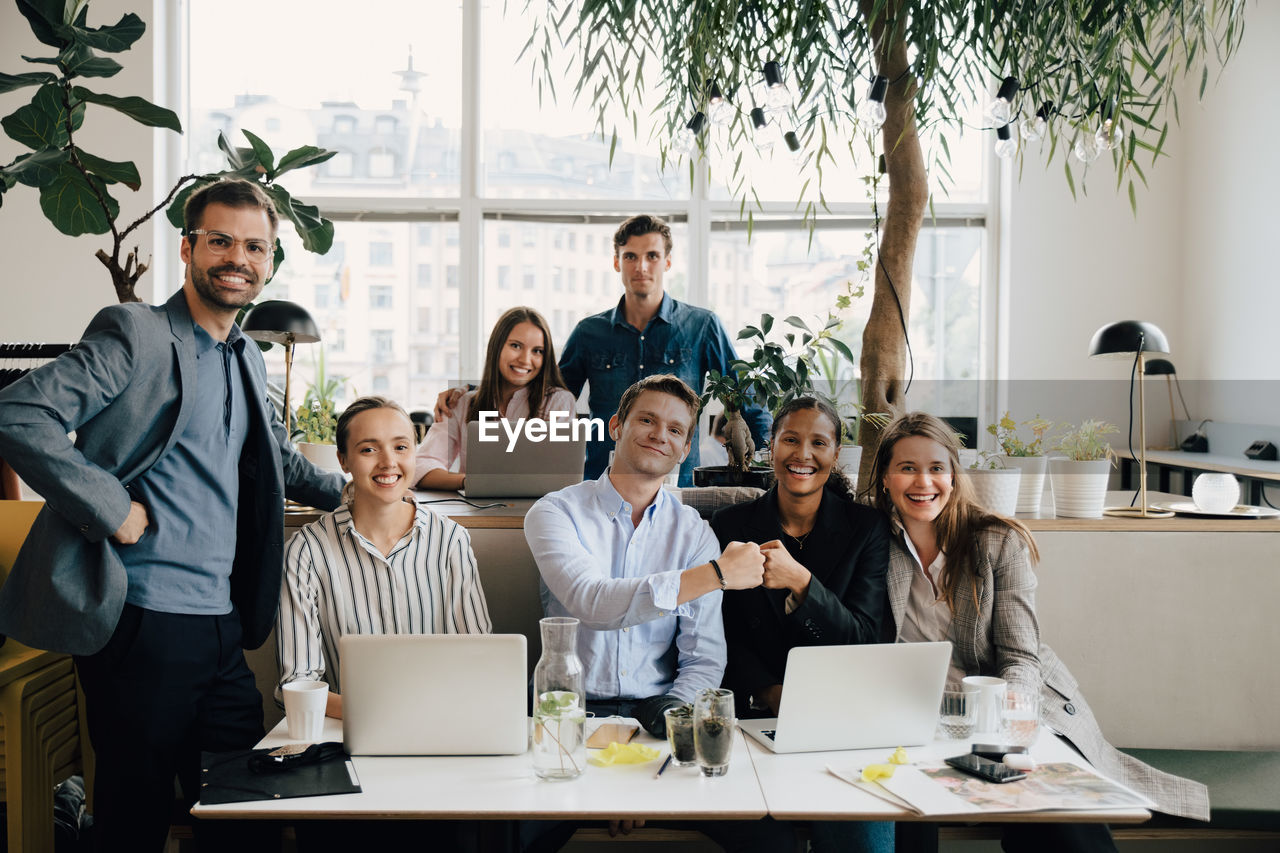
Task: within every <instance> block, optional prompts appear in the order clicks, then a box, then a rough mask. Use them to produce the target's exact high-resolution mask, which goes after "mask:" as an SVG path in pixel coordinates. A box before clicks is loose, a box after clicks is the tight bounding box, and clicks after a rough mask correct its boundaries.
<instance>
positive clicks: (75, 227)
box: [40, 163, 120, 237]
mask: <svg viewBox="0 0 1280 853" xmlns="http://www.w3.org/2000/svg"><path fill="white" fill-rule="evenodd" d="M90 181H92V186H91V185H90ZM95 190H96V194H95ZM99 197H101V198H102V200H103V201H105V202H106V205H107V209H106V210H103V207H102V204H101V203H99V201H98V198H99ZM40 209H41V210H43V211H44V215H45V218H47V219H48V220H49V221H50V222H52V223H53V226H54V227H55V228H57V229H58V230H59V231H61V232H62V233H63V234H67V235H70V236H72V237H78V236H80V235H81V234H105V233H107V232H108V231H110V230H111V223H112V221H113V220H114V219H115V218H116V217H117V216H119V215H120V205H119V203H118V202H116V200H115V199H113V198H112V197H111V196H110V195H109V194H108V193H107V188H106V187H105V186H104V185H103V183H102V181H101V180H99V179H98V178H93V177H91V178H89V179H88V180H86V179H85V177H84V175H83V174H81V173H80V171H79V170H78V169H76V167H75V166H72V165H71V164H70V163H63V164H62V166H61V167H60V168H59V169H58V172H57V175H56V176H55V177H54V179H53V181H52V182H50V183H48V184H45V185H44V186H42V187H40Z"/></svg>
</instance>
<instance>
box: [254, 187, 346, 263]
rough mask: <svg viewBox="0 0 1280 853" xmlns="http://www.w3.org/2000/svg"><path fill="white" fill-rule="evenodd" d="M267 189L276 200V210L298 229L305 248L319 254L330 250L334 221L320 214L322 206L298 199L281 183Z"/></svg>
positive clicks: (268, 193) (273, 199)
mask: <svg viewBox="0 0 1280 853" xmlns="http://www.w3.org/2000/svg"><path fill="white" fill-rule="evenodd" d="M265 189H266V191H267V195H269V196H271V200H272V201H274V202H275V204H276V211H277V212H278V213H279V214H280V215H281V216H282V217H285V218H287V219H288V220H289V221H290V222H292V223H293V225H294V227H295V228H296V229H297V230H298V236H299V237H301V238H302V246H303V248H304V249H306V250H307V251H308V252H315V253H316V254H319V255H323V254H324V253H325V252H327V251H329V248H330V247H331V246H333V223H332V222H330V221H329V220H328V219H325V218H323V217H322V216H320V208H318V207H316V206H315V205H314V204H306V203H304V202H300V201H298V200H296V199H295V198H293V197H292V196H290V195H289V192H288V190H286V189H285V188H284V187H282V186H280V185H279V184H267V186H266V187H265Z"/></svg>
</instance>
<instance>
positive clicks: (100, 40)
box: [69, 12, 147, 53]
mask: <svg viewBox="0 0 1280 853" xmlns="http://www.w3.org/2000/svg"><path fill="white" fill-rule="evenodd" d="M69 29H70V30H71V33H70V35H71V37H72V38H73V39H74V40H76V41H78V42H80V43H81V44H84V45H87V46H89V47H94V48H97V49H98V50H105V51H106V52H107V53H120V52H121V51H125V50H128V49H129V48H131V47H133V43H134V42H136V41H137V40H138V39H140V38H142V34H143V33H145V32H146V31H147V25H146V24H144V23H143V22H142V19H141V18H139V17H138V16H137V15H135V14H134V13H132V12H129V13H128V14H126V15H125V16H124V17H123V18H121V19H120V21H119V22H118V23H116V24H115V25H113V26H107V27H99V28H98V29H96V30H95V29H89V28H86V27H82V26H72V27H70V28H69Z"/></svg>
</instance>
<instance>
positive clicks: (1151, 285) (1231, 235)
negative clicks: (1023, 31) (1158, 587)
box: [1008, 2, 1280, 443]
mask: <svg viewBox="0 0 1280 853" xmlns="http://www.w3.org/2000/svg"><path fill="white" fill-rule="evenodd" d="M1278 49H1280V4H1278V3H1270V2H1255V3H1251V4H1249V6H1248V7H1247V11H1246V27H1245V36H1244V40H1243V43H1242V47H1241V49H1240V50H1239V52H1238V53H1237V54H1236V55H1235V56H1234V57H1233V58H1232V59H1231V61H1230V63H1229V64H1228V66H1227V67H1226V68H1225V69H1223V70H1222V71H1221V74H1220V75H1218V74H1217V73H1216V71H1217V69H1216V68H1211V71H1210V79H1209V86H1208V88H1207V89H1206V93H1205V101H1204V102H1203V103H1200V102H1198V100H1197V89H1198V84H1199V79H1198V75H1196V78H1195V79H1193V80H1188V81H1186V82H1185V84H1184V85H1183V86H1182V87H1181V93H1180V98H1179V107H1180V116H1181V124H1180V125H1177V124H1175V125H1174V126H1173V127H1172V128H1171V130H1170V137H1169V143H1168V145H1167V146H1166V147H1167V150H1168V152H1169V154H1170V157H1168V158H1162V160H1161V162H1160V163H1158V164H1156V165H1154V166H1149V165H1148V163H1149V157H1144V156H1143V155H1142V154H1141V152H1140V154H1139V157H1140V160H1139V162H1140V163H1141V164H1142V166H1143V168H1144V170H1145V171H1146V173H1147V176H1148V178H1149V180H1150V182H1151V184H1150V187H1149V188H1147V189H1142V188H1141V187H1139V193H1138V217H1137V219H1136V220H1135V219H1134V217H1133V216H1132V214H1131V213H1130V211H1129V203H1128V199H1127V196H1126V194H1125V193H1124V192H1123V190H1122V191H1121V192H1119V193H1117V192H1116V191H1115V189H1114V187H1115V183H1114V172H1113V171H1112V170H1111V166H1110V164H1109V163H1106V162H1105V161H1103V160H1099V161H1098V162H1097V163H1095V166H1098V165H1102V166H1103V167H1104V168H1100V169H1099V168H1095V169H1094V172H1095V175H1094V176H1093V178H1091V179H1090V180H1089V194H1088V196H1087V197H1084V196H1082V197H1081V198H1080V200H1079V201H1072V199H1071V194H1070V192H1069V190H1068V189H1067V185H1066V180H1065V178H1064V177H1063V173H1062V163H1061V160H1060V159H1059V160H1058V161H1057V162H1056V163H1055V164H1054V165H1052V166H1050V167H1048V169H1047V171H1046V170H1045V169H1044V168H1043V167H1042V166H1041V165H1040V164H1038V163H1036V162H1032V161H1028V163H1027V165H1026V167H1025V170H1024V173H1023V175H1022V178H1021V181H1020V182H1018V183H1016V184H1015V185H1014V186H1013V187H1012V191H1011V196H1012V204H1011V207H1010V209H1009V211H1008V215H1009V217H1010V218H1011V221H1010V223H1009V226H1010V227H1009V230H1010V233H1011V235H1012V239H1011V245H1010V247H1009V251H1010V254H1009V257H1010V266H1009V270H1008V272H1009V281H1010V283H1011V293H1010V316H1011V319H1012V324H1013V325H1012V329H1011V333H1010V345H1009V352H1010V364H1009V377H1010V378H1011V379H1015V380H1017V379H1025V380H1045V379H1113V380H1115V379H1121V378H1123V377H1124V376H1127V372H1126V370H1125V369H1124V368H1123V367H1122V366H1120V365H1119V364H1117V363H1116V362H1109V361H1095V360H1090V359H1089V358H1088V357H1087V355H1086V349H1087V347H1088V343H1089V339H1090V336H1091V335H1092V334H1093V332H1094V331H1095V330H1096V329H1097V328H1098V327H1099V326H1101V325H1103V324H1104V323H1107V322H1111V321H1114V320H1124V319H1139V320H1149V321H1151V322H1154V323H1156V324H1157V325H1158V326H1160V327H1161V329H1163V330H1164V332H1165V333H1166V335H1167V336H1168V338H1169V342H1170V348H1171V349H1172V353H1171V356H1170V358H1171V360H1172V361H1173V362H1174V364H1175V365H1176V366H1177V368H1178V373H1179V376H1180V377H1181V378H1182V380H1183V385H1184V389H1185V390H1186V392H1187V402H1188V404H1189V405H1190V407H1191V411H1192V415H1193V416H1194V417H1196V418H1200V417H1213V418H1215V419H1216V420H1220V421H1234V422H1242V423H1280V394H1276V393H1275V390H1274V387H1273V385H1272V384H1269V383H1260V382H1256V381H1255V382H1245V381H1242V380H1276V379H1280V360H1278V359H1277V356H1278V355H1280V348H1278V347H1277V346H1276V345H1275V344H1274V343H1273V341H1274V338H1275V334H1274V331H1273V330H1274V329H1275V327H1276V320H1275V318H1276V316H1277V313H1278V312H1280V286H1278V285H1280V275H1278V274H1277V272H1276V270H1277V263H1276V260H1275V255H1276V253H1275V248H1274V247H1275V245H1276V241H1277V227H1276V219H1275V216H1274V209H1275V204H1276V202H1277V200H1278V199H1280V171H1277V170H1276V168H1275V167H1274V164H1273V163H1272V162H1271V160H1272V158H1271V157H1270V156H1268V155H1269V154H1270V153H1271V152H1273V151H1274V150H1276V146H1277V144H1278V143H1277V142H1276V140H1277V139H1280V113H1278V112H1277V111H1276V110H1275V108H1274V107H1275V96H1274V92H1272V85H1271V82H1270V81H1271V79H1272V78H1273V77H1274V71H1275V55H1276V51H1277V50H1278ZM1073 162H1074V161H1073ZM1073 168H1074V169H1075V171H1076V176H1077V182H1078V181H1079V170H1078V168H1076V167H1075V166H1074V165H1073ZM1197 380H1199V381H1197ZM1064 387H1067V386H1066V385H1065V384H1063V385H1059V386H1058V390H1061V389H1062V388H1064ZM1151 390H1152V393H1153V394H1156V395H1157V396H1158V399H1157V400H1155V401H1148V406H1149V409H1148V411H1149V412H1156V411H1160V410H1161V409H1159V408H1151V407H1153V406H1154V405H1155V404H1156V403H1159V404H1160V405H1161V406H1162V407H1164V409H1165V410H1167V402H1166V400H1165V397H1164V394H1165V391H1164V388H1163V383H1160V384H1159V387H1156V388H1153V389H1151ZM1106 396H1107V397H1110V396H1113V394H1112V392H1111V389H1110V388H1108V391H1107V394H1106ZM1121 402H1122V404H1123V400H1122V401H1121ZM1122 417H1123V415H1122ZM1165 417H1166V419H1167V415H1166V416H1165ZM1156 443H1158V440H1157V442H1156Z"/></svg>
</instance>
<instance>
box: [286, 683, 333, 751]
mask: <svg viewBox="0 0 1280 853" xmlns="http://www.w3.org/2000/svg"><path fill="white" fill-rule="evenodd" d="M280 692H281V693H283V694H284V716H285V719H286V720H287V721H288V724H289V740H300V741H310V742H312V743H315V742H316V741H318V740H320V735H321V733H322V732H323V731H324V709H325V706H326V705H327V704H328V702H329V685H328V684H325V683H324V682H323V681H307V680H299V681H290V682H289V683H288V684H286V685H285V686H284V687H283V688H281V691H280Z"/></svg>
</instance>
